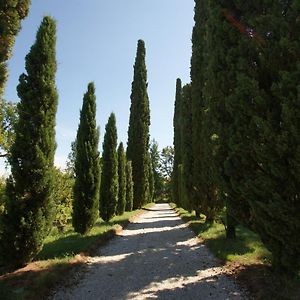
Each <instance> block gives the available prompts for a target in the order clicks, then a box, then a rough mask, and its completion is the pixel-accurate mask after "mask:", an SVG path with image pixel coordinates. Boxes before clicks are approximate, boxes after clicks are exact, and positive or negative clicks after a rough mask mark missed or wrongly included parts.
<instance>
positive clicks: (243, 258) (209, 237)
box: [171, 204, 300, 300]
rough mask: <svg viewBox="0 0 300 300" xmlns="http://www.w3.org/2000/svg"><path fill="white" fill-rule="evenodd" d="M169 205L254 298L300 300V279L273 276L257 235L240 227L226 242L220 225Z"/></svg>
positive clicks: (269, 259)
mask: <svg viewBox="0 0 300 300" xmlns="http://www.w3.org/2000/svg"><path fill="white" fill-rule="evenodd" d="M171 206H172V207H173V208H174V209H176V211H177V212H178V214H179V215H180V216H181V218H182V219H183V221H185V222H186V223H188V224H189V226H190V228H191V229H192V230H193V231H194V232H195V234H196V235H197V236H199V237H200V238H201V239H202V240H203V242H204V243H205V244H206V245H207V246H208V248H209V249H210V251H211V252H212V253H213V254H214V255H215V256H216V257H218V258H219V259H220V260H221V261H222V262H223V263H224V264H225V265H226V267H227V268H228V271H229V273H231V274H232V275H234V276H235V277H236V278H237V279H238V280H239V281H240V282H241V283H242V284H243V285H245V286H247V288H248V290H249V291H250V292H251V294H252V295H253V297H254V299H281V300H283V299H289V300H292V299H300V276H299V277H298V278H293V279H291V278H287V277H284V276H281V275H280V274H276V273H274V272H273V271H272V268H271V253H270V252H269V251H268V250H267V249H266V248H265V246H264V245H263V243H262V242H261V240H260V237H259V236H258V235H257V234H255V233H254V232H252V231H250V230H248V229H247V228H245V227H243V226H240V225H239V226H237V229H236V235H237V237H236V239H235V240H227V239H226V236H225V228H224V225H223V224H220V223H216V222H212V223H207V222H205V216H203V215H202V216H200V219H199V218H196V216H195V214H194V213H190V212H188V211H186V210H184V209H182V208H177V207H176V205H175V204H171Z"/></svg>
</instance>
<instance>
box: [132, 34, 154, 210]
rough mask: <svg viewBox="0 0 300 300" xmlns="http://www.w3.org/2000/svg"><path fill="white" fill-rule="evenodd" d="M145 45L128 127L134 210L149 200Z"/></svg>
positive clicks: (140, 48)
mask: <svg viewBox="0 0 300 300" xmlns="http://www.w3.org/2000/svg"><path fill="white" fill-rule="evenodd" d="M145 55H146V50H145V43H144V41H142V40H139V41H138V47H137V55H136V60H135V64H134V78H133V82H132V90H131V96H130V98H131V107H130V119H129V128H128V145H127V159H128V160H131V161H132V178H133V182H134V197H133V208H134V209H136V208H141V207H142V205H143V204H145V203H147V202H148V201H149V162H148V150H149V126H150V109H149V98H148V93H147V85H148V84H147V70H146V63H145Z"/></svg>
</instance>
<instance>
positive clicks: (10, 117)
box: [0, 98, 18, 157]
mask: <svg viewBox="0 0 300 300" xmlns="http://www.w3.org/2000/svg"><path fill="white" fill-rule="evenodd" d="M17 120H18V113H17V105H16V104H15V103H12V102H6V101H5V100H4V99H1V98H0V149H1V150H2V153H0V157H1V156H7V155H8V153H9V150H10V148H11V146H12V144H13V143H14V138H15V125H16V123H17Z"/></svg>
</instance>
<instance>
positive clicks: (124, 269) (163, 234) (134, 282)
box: [51, 204, 246, 300]
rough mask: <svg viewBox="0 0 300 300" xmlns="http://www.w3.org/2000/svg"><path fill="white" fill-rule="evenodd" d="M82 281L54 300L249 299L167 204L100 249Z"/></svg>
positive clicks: (86, 269) (153, 209)
mask: <svg viewBox="0 0 300 300" xmlns="http://www.w3.org/2000/svg"><path fill="white" fill-rule="evenodd" d="M95 255H96V256H94V257H90V258H89V260H88V263H87V265H85V266H84V267H83V268H82V272H81V275H80V280H77V284H76V285H74V286H71V287H68V288H66V287H64V288H63V287H61V288H58V290H57V291H55V292H54V293H53V295H52V298H51V299H55V300H58V299H59V300H67V299H70V300H71V299H72V300H74V299H82V300H83V299H87V300H88V299H97V300H98V299H103V300H110V299H180V300H181V299H182V300H185V299H193V300H197V299H222V300H223V299H246V297H245V296H243V292H242V291H241V290H240V289H239V288H238V286H237V285H236V283H235V282H234V280H233V279H231V278H229V277H228V276H227V275H226V274H225V273H224V270H223V269H222V267H221V266H220V264H219V263H218V261H217V260H216V259H215V258H214V256H213V255H212V254H210V252H209V251H208V250H207V248H206V246H204V245H203V244H200V243H199V240H198V239H197V238H195V235H194V234H193V233H192V232H191V230H190V229H189V228H187V226H186V224H184V223H183V222H182V221H181V219H180V218H179V217H178V216H177V215H176V213H175V212H174V211H173V210H172V209H171V208H170V206H169V205H168V204H156V205H155V206H153V207H152V208H151V209H149V210H148V211H147V212H146V213H144V214H142V215H141V216H140V217H139V218H137V219H136V220H135V221H134V223H131V224H129V226H128V227H127V229H126V230H124V231H122V232H121V233H120V234H119V235H118V236H117V237H115V238H114V239H112V240H111V241H109V242H108V243H107V244H106V245H105V246H104V247H101V248H100V249H99V251H98V253H96V254H95Z"/></svg>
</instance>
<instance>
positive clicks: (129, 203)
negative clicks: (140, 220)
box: [126, 160, 133, 211]
mask: <svg viewBox="0 0 300 300" xmlns="http://www.w3.org/2000/svg"><path fill="white" fill-rule="evenodd" d="M132 208H133V181H132V166H131V161H130V160H129V161H127V162H126V211H132Z"/></svg>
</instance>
